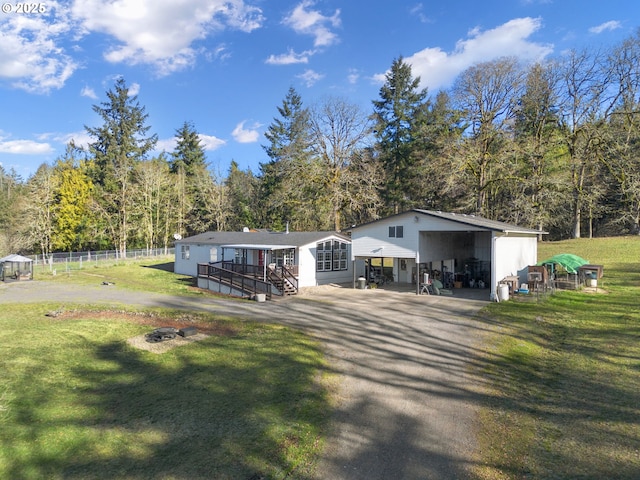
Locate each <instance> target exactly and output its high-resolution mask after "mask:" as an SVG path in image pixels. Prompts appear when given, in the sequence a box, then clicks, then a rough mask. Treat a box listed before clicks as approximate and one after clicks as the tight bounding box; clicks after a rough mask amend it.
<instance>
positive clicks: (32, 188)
mask: <svg viewBox="0 0 640 480" xmlns="http://www.w3.org/2000/svg"><path fill="white" fill-rule="evenodd" d="M284 93H285V95H284V98H283V100H282V104H281V105H280V106H277V107H276V108H275V111H276V114H275V116H274V118H273V120H272V122H271V123H270V124H269V125H268V127H267V129H266V132H265V134H264V139H263V141H264V144H263V145H262V147H263V148H264V151H265V153H266V156H265V158H268V160H265V161H264V162H262V163H260V164H259V168H258V171H255V172H254V171H251V169H247V170H242V169H240V168H239V167H238V163H236V162H235V161H231V163H230V166H229V169H228V171H227V172H215V171H214V170H213V169H212V168H210V165H208V163H207V160H206V154H205V150H204V148H203V146H202V144H201V142H200V140H199V136H198V131H197V127H196V126H195V125H194V124H193V123H191V122H188V121H185V122H184V123H183V124H182V125H181V126H177V128H176V131H175V137H176V147H175V149H174V151H172V152H163V153H161V154H159V155H158V154H155V153H154V152H155V146H156V143H157V140H158V137H157V135H156V134H154V133H152V132H151V126H150V125H148V124H147V123H148V114H147V113H146V110H145V107H144V105H141V103H140V102H139V100H138V98H137V96H136V95H129V88H128V87H127V84H126V82H125V80H124V79H122V78H121V79H118V80H117V81H116V82H115V84H114V86H113V88H112V89H110V90H109V91H107V92H106V100H105V101H104V102H101V103H99V104H97V105H94V106H93V109H94V111H95V112H96V113H97V114H98V115H99V117H100V119H101V120H102V122H103V123H102V124H101V125H99V126H97V127H88V126H85V130H86V132H87V133H88V134H89V136H90V138H91V139H92V140H91V142H90V143H89V145H88V146H87V147H80V146H77V145H75V144H73V142H71V143H69V144H68V145H67V147H66V151H65V153H64V154H63V155H62V156H61V157H60V158H58V159H57V160H56V161H55V163H54V164H53V165H49V164H43V165H41V166H40V167H39V169H38V170H37V172H35V173H34V174H33V175H32V176H31V177H30V178H28V179H22V178H20V177H19V176H18V175H17V174H16V172H15V171H13V170H11V171H6V170H5V169H4V168H3V167H2V166H0V256H3V255H6V254H8V253H23V254H35V253H38V254H44V255H48V254H50V253H52V252H69V251H80V250H96V249H97V250H101V249H115V250H118V251H119V252H120V253H121V255H123V256H126V252H127V249H131V248H166V247H169V246H171V245H172V244H173V241H174V238H175V237H176V235H180V236H181V237H187V236H189V235H192V234H196V233H201V232H204V231H209V230H227V231H232V230H241V229H242V228H244V227H249V228H264V229H271V230H274V231H278V230H284V228H285V227H286V226H288V228H289V229H291V230H297V231H311V230H336V231H345V230H348V228H349V227H351V226H352V225H358V224H362V223H365V222H369V221H372V220H375V219H378V218H381V217H384V216H387V215H391V214H394V213H399V212H402V211H405V210H408V209H411V208H422V209H428V210H442V211H449V212H460V213H468V214H476V215H480V216H483V217H486V218H489V219H495V220H501V221H504V222H509V223H514V224H517V225H521V226H526V227H531V228H536V229H540V230H543V231H546V232H548V233H549V235H546V236H545V238H547V239H550V240H555V239H564V238H579V237H595V236H613V235H638V234H640V155H639V153H640V152H639V150H638V148H639V142H640V31H638V32H637V33H636V34H635V35H632V36H630V37H628V38H626V39H625V40H624V41H622V42H620V43H619V44H616V45H614V46H612V47H608V48H602V49H596V48H588V49H585V50H582V51H569V52H563V53H562V54H561V55H560V56H559V57H558V58H553V59H549V60H545V61H544V62H539V63H536V64H528V65H522V64H520V63H519V62H518V61H517V59H515V58H510V57H504V58H499V59H496V60H493V61H489V62H484V63H479V64H476V65H473V66H472V67H470V68H468V69H467V70H465V71H463V72H462V73H461V74H460V75H459V76H458V77H457V78H456V79H455V81H454V82H453V84H452V86H451V87H450V88H449V89H447V90H442V91H438V92H434V93H432V92H429V91H427V90H426V89H422V88H420V79H419V78H418V77H414V75H413V73H412V70H411V66H410V65H409V64H407V63H406V62H405V61H404V59H403V58H402V57H399V58H396V59H394V60H393V62H392V64H391V66H390V68H389V70H388V72H387V74H386V78H385V82H384V84H383V85H382V86H381V87H380V90H379V96H378V98H376V99H373V100H372V102H371V105H370V107H369V108H367V109H363V108H362V107H361V106H359V105H356V104H354V103H352V102H350V101H349V99H348V98H343V97H327V98H324V99H322V100H320V101H318V102H317V103H315V104H313V105H311V106H307V105H306V103H305V102H303V99H302V97H301V96H300V94H299V93H298V92H297V91H296V90H295V88H293V87H291V88H290V89H289V90H288V91H287V92H284Z"/></svg>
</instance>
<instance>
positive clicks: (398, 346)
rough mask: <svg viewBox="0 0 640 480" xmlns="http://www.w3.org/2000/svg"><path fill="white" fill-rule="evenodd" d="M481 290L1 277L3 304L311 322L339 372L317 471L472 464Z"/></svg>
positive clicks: (416, 473)
mask: <svg viewBox="0 0 640 480" xmlns="http://www.w3.org/2000/svg"><path fill="white" fill-rule="evenodd" d="M475 297H476V298H460V297H459V296H457V295H456V296H454V297H445V296H428V295H416V294H415V292H399V291H385V290H382V289H376V290H355V289H351V288H339V287H318V288H316V289H310V290H309V291H307V292H305V293H304V294H302V295H298V296H294V297H288V298H286V299H282V300H278V301H273V302H265V303H257V302H249V301H236V300H226V299H220V298H219V297H209V296H198V297H195V296H194V297H190V296H172V295H163V294H161V293H140V292H132V291H128V290H123V289H119V288H117V286H102V285H96V286H90V287H87V286H75V285H68V284H66V285H61V284H57V283H49V282H39V281H34V282H23V283H14V284H9V285H3V286H2V287H0V304H2V303H5V304H6V303H13V302H20V303H28V302H47V301H51V302H57V303H59V304H60V305H61V306H66V305H70V304H75V303H91V304H110V305H114V304H128V305H134V306H141V307H169V308H183V309H193V310H203V311H208V312H212V313H219V314H223V315H234V316H240V317H246V318H250V319H252V320H258V321H266V322H277V323H282V324H285V325H288V326H291V327H294V328H300V329H303V330H305V331H306V332H308V333H309V334H311V335H313V336H314V337H316V338H317V339H318V340H320V341H321V342H322V344H323V345H324V347H325V350H326V355H327V359H328V363H329V366H330V368H332V369H335V371H336V373H338V375H339V378H340V383H339V392H338V403H337V406H336V410H335V412H334V416H333V419H332V423H331V425H332V427H331V429H330V432H329V433H328V437H327V439H326V447H325V451H324V453H323V455H322V458H321V460H320V463H319V466H318V469H317V476H316V479H317V480H325V479H326V480H329V479H331V480H341V479H344V480H356V479H358V480H359V479H363V480H364V479H367V480H378V479H380V480H383V479H384V480H388V479H443V480H448V479H451V480H453V479H456V480H457V479H462V478H465V477H467V476H468V471H469V468H470V467H471V466H472V465H473V464H474V461H475V455H476V442H475V438H474V431H473V430H474V422H475V418H476V413H477V408H478V406H479V403H480V400H481V397H482V396H481V394H480V393H479V387H480V386H481V385H480V380H479V379H478V377H477V376H476V374H474V367H476V366H477V365H478V364H479V363H478V362H480V361H481V360H480V353H479V352H478V351H477V350H476V348H477V347H478V342H479V341H480V340H481V336H482V332H483V328H482V325H481V323H480V322H478V321H477V319H475V316H476V314H477V312H478V311H479V310H480V308H482V306H484V305H485V304H486V303H487V301H486V300H485V299H484V298H483V297H484V295H482V296H480V295H477V294H476V295H475Z"/></svg>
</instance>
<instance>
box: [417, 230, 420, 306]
mask: <svg viewBox="0 0 640 480" xmlns="http://www.w3.org/2000/svg"><path fill="white" fill-rule="evenodd" d="M418 243H420V240H419V239H418ZM419 250H420V249H419V248H418V251H417V252H416V295H420V251H419Z"/></svg>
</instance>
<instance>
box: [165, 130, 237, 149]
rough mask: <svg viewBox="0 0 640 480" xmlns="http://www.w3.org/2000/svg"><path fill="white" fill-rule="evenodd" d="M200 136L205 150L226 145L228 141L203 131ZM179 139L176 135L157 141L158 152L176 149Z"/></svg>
mask: <svg viewBox="0 0 640 480" xmlns="http://www.w3.org/2000/svg"><path fill="white" fill-rule="evenodd" d="M198 138H200V144H201V145H202V147H203V148H204V150H205V151H209V152H210V151H213V150H217V149H218V148H220V147H222V146H223V145H225V144H226V143H227V142H226V141H225V140H222V139H221V138H218V137H214V136H213V135H205V134H203V133H199V134H198ZM176 145H177V141H176V137H171V138H165V139H160V140H158V142H157V143H156V148H155V151H156V152H162V151H164V152H169V153H171V152H173V151H174V150H175V149H176Z"/></svg>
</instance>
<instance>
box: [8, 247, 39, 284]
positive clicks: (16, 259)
mask: <svg viewBox="0 0 640 480" xmlns="http://www.w3.org/2000/svg"><path fill="white" fill-rule="evenodd" d="M0 276H1V277H2V278H0V280H2V281H3V282H11V281H16V280H32V279H33V260H31V259H30V258H28V257H23V256H22V255H16V254H12V255H7V256H6V257H4V258H0Z"/></svg>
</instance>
